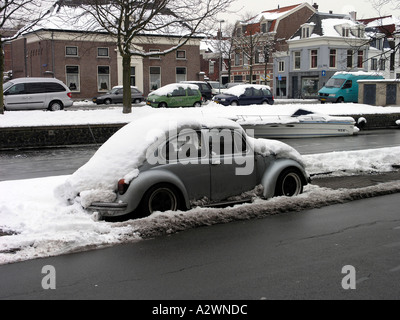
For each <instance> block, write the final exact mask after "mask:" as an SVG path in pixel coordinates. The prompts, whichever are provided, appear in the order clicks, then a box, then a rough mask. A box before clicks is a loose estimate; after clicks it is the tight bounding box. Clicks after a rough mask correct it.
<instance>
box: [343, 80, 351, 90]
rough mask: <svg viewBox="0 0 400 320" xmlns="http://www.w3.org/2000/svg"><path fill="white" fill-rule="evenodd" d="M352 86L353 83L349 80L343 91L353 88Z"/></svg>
mask: <svg viewBox="0 0 400 320" xmlns="http://www.w3.org/2000/svg"><path fill="white" fill-rule="evenodd" d="M352 84H353V81H351V80H347V81H346V83H345V84H344V85H343V88H342V89H348V88H351V86H352Z"/></svg>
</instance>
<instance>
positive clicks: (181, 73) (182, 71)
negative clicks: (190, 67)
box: [176, 67, 186, 83]
mask: <svg viewBox="0 0 400 320" xmlns="http://www.w3.org/2000/svg"><path fill="white" fill-rule="evenodd" d="M181 81H186V68H184V67H177V68H176V82H178V83H179V82H181Z"/></svg>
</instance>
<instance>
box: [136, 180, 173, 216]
mask: <svg viewBox="0 0 400 320" xmlns="http://www.w3.org/2000/svg"><path fill="white" fill-rule="evenodd" d="M141 207H142V214H143V215H144V216H148V215H150V214H152V213H153V212H155V211H160V212H164V211H170V210H171V211H176V210H179V209H180V197H179V192H178V190H177V189H176V188H175V187H174V186H172V185H170V184H166V183H161V184H158V185H155V186H153V187H152V188H150V189H149V190H148V191H147V192H146V194H145V196H144V197H143V200H142V206H141Z"/></svg>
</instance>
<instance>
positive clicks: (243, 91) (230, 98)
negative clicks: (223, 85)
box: [213, 84, 274, 106]
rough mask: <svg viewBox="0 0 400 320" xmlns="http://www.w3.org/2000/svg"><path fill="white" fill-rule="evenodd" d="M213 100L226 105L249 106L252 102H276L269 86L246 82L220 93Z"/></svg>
mask: <svg viewBox="0 0 400 320" xmlns="http://www.w3.org/2000/svg"><path fill="white" fill-rule="evenodd" d="M213 101H214V102H216V103H219V104H222V105H224V106H238V105H241V106H248V105H252V104H270V105H272V104H274V96H273V95H272V93H271V88H270V87H269V86H263V85H255V84H244V85H236V86H233V87H231V88H229V89H227V90H225V92H224V93H223V94H218V95H216V96H215V97H214V98H213Z"/></svg>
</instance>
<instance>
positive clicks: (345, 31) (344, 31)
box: [342, 27, 350, 38]
mask: <svg viewBox="0 0 400 320" xmlns="http://www.w3.org/2000/svg"><path fill="white" fill-rule="evenodd" d="M349 36H350V28H349V27H343V28H342V37H346V38H348V37H349Z"/></svg>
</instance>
